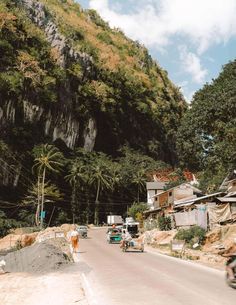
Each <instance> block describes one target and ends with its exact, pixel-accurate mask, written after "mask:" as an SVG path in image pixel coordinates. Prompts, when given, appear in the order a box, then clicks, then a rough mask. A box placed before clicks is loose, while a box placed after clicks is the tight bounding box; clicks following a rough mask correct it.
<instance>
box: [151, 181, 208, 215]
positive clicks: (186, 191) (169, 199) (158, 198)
mask: <svg viewBox="0 0 236 305" xmlns="http://www.w3.org/2000/svg"><path fill="white" fill-rule="evenodd" d="M201 195H202V191H201V190H199V189H198V188H196V187H195V186H193V185H191V184H189V183H182V184H180V185H178V186H175V187H173V188H170V189H169V190H167V191H163V192H161V193H158V194H156V195H154V209H155V208H161V209H162V208H164V209H165V208H167V207H172V209H173V208H174V206H175V204H176V202H177V203H178V202H179V201H181V200H191V199H195V198H197V197H200V196H201Z"/></svg>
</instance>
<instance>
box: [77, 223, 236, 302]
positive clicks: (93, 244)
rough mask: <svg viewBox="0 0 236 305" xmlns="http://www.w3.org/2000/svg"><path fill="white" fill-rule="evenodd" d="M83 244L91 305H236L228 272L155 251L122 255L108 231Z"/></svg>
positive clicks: (93, 234) (92, 235)
mask: <svg viewBox="0 0 236 305" xmlns="http://www.w3.org/2000/svg"><path fill="white" fill-rule="evenodd" d="M89 235H90V238H89V239H86V240H81V243H80V253H79V254H78V258H79V262H78V264H77V265H78V268H79V270H80V272H81V271H82V277H83V280H84V284H85V287H86V291H87V294H88V295H89V300H90V303H91V305H98V304H99V305H108V304H109V305H146V304H148V305H154V304H155V305H195V304H196V305H235V304H236V290H233V289H232V288H229V287H228V286H226V284H225V282H224V273H223V272H222V271H218V270H215V269H210V268H208V267H204V266H201V265H198V264H194V263H192V262H185V261H182V260H179V259H175V258H172V257H168V256H164V255H160V254H157V253H149V252H144V253H139V252H128V253H123V252H121V250H120V248H119V245H114V244H112V245H110V244H108V243H107V242H106V239H105V229H92V230H90V231H89Z"/></svg>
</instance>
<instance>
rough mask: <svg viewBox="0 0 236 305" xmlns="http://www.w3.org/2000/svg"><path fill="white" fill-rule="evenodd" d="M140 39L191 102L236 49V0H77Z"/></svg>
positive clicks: (135, 38) (231, 56) (111, 23)
mask: <svg viewBox="0 0 236 305" xmlns="http://www.w3.org/2000/svg"><path fill="white" fill-rule="evenodd" d="M77 2H79V3H80V4H81V5H82V7H83V8H84V9H87V8H90V9H95V10H96V11H97V12H98V13H99V15H100V16H101V17H102V18H103V19H104V20H105V21H107V22H108V23H109V25H110V26H111V27H116V28H120V29H121V30H122V31H123V32H124V33H125V35H126V36H128V37H129V38H131V39H133V40H137V41H139V42H140V43H141V44H143V45H145V47H146V48H147V49H148V50H149V53H150V54H151V55H152V57H153V59H155V60H156V61H157V62H158V63H159V64H160V66H161V67H162V68H163V69H165V70H166V71H167V72H168V76H169V78H170V79H171V80H172V81H173V82H174V83H175V84H176V85H177V86H179V87H180V88H181V91H182V92H183V94H184V96H185V98H186V100H187V101H188V102H191V99H192V96H193V94H194V92H195V91H197V90H198V89H200V88H202V87H203V85H204V84H205V83H207V82H208V83H210V82H211V81H212V79H214V78H217V76H218V75H219V73H220V71H221V70H222V66H223V65H225V64H226V63H227V62H229V61H230V60H234V59H235V57H236V56H235V55H236V17H235V16H236V0H77Z"/></svg>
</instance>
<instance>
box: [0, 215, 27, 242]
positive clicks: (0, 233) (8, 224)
mask: <svg viewBox="0 0 236 305" xmlns="http://www.w3.org/2000/svg"><path fill="white" fill-rule="evenodd" d="M23 225H24V223H23V222H20V221H17V220H15V219H10V218H7V216H6V215H5V213H4V212H3V211H1V210H0V237H4V236H5V235H7V234H9V232H10V230H11V229H14V228H17V227H20V226H23Z"/></svg>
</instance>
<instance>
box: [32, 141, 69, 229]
mask: <svg viewBox="0 0 236 305" xmlns="http://www.w3.org/2000/svg"><path fill="white" fill-rule="evenodd" d="M33 155H34V157H35V158H34V162H35V164H34V166H33V169H36V172H37V176H38V179H37V189H38V191H37V193H38V204H37V211H36V214H37V215H39V210H40V201H41V210H40V211H41V217H40V227H41V228H42V227H43V211H44V201H45V178H46V172H47V171H52V172H59V170H60V168H61V166H62V164H63V160H64V157H63V155H62V153H61V152H60V151H59V150H58V149H57V148H56V147H55V146H53V145H49V144H43V145H38V146H36V147H35V148H34V150H33ZM40 199H41V200H40ZM36 219H38V216H36ZM37 225H38V224H37Z"/></svg>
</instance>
